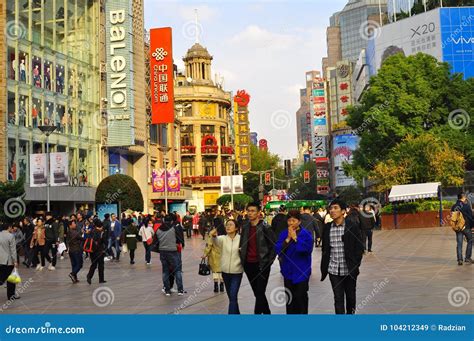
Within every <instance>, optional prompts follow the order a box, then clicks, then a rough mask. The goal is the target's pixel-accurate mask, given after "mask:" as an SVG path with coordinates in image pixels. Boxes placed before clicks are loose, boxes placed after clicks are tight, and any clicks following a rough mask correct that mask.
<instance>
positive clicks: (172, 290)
mask: <svg viewBox="0 0 474 341" xmlns="http://www.w3.org/2000/svg"><path fill="white" fill-rule="evenodd" d="M170 291H171V292H178V290H176V289H175V288H171V290H170Z"/></svg>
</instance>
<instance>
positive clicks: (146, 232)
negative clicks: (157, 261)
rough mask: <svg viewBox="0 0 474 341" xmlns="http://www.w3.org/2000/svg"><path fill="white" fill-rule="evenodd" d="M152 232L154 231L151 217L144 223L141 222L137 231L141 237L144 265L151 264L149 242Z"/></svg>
mask: <svg viewBox="0 0 474 341" xmlns="http://www.w3.org/2000/svg"><path fill="white" fill-rule="evenodd" d="M154 234H155V231H154V230H153V221H152V220H151V219H150V220H149V221H148V222H147V223H146V224H143V225H142V227H140V231H139V232H138V235H139V236H141V238H142V241H143V246H144V247H145V262H146V265H151V244H152V243H153V236H154Z"/></svg>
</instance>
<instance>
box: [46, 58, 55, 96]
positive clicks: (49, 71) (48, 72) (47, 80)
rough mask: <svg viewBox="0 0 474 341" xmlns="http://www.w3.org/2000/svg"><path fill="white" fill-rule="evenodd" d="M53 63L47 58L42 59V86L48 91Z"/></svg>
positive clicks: (49, 89) (50, 87)
mask: <svg viewBox="0 0 474 341" xmlns="http://www.w3.org/2000/svg"><path fill="white" fill-rule="evenodd" d="M52 70H53V63H51V62H50V61H49V60H45V61H44V88H45V89H46V90H48V91H52V90H53V89H52V78H51V74H52Z"/></svg>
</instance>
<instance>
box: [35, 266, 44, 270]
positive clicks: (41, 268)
mask: <svg viewBox="0 0 474 341" xmlns="http://www.w3.org/2000/svg"><path fill="white" fill-rule="evenodd" d="M43 269H44V267H42V266H41V265H40V266H39V268H36V270H38V271H43Z"/></svg>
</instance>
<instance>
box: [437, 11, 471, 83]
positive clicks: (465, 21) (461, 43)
mask: <svg viewBox="0 0 474 341" xmlns="http://www.w3.org/2000/svg"><path fill="white" fill-rule="evenodd" d="M439 12H440V24H441V39H442V41H441V49H442V52H443V61H444V62H448V63H449V64H451V66H452V72H460V73H463V74H464V78H465V79H467V78H470V77H474V67H473V62H474V30H473V24H474V7H455V8H440V9H439Z"/></svg>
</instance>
